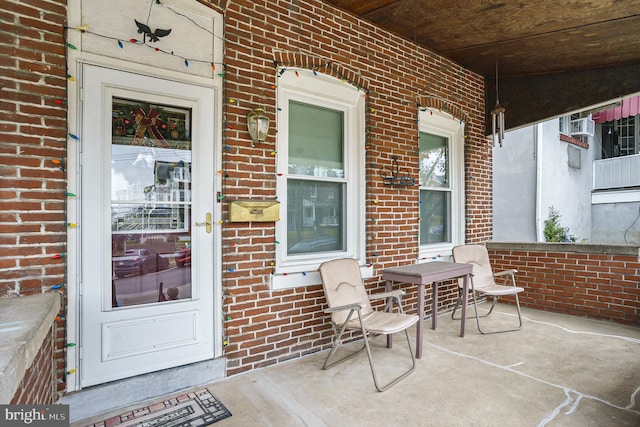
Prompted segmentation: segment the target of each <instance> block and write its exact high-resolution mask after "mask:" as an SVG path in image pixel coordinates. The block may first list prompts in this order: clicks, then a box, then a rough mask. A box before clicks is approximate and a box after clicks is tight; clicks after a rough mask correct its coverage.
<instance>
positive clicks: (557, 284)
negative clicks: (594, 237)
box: [487, 243, 640, 326]
mask: <svg viewBox="0 0 640 427" xmlns="http://www.w3.org/2000/svg"><path fill="white" fill-rule="evenodd" d="M487 247H488V249H489V256H490V258H491V263H492V267H493V269H494V270H495V271H500V270H507V269H516V270H518V274H517V275H516V281H517V284H518V286H520V287H522V288H524V292H522V293H520V304H521V305H522V306H524V307H530V308H534V309H538V310H545V311H552V312H555V313H562V314H570V315H573V316H583V317H590V318H593V319H602V320H610V321H614V322H617V323H624V324H628V325H634V326H640V260H639V258H638V254H639V252H638V250H639V248H638V247H637V246H622V245H620V246H614V245H611V246H606V245H585V244H573V243H555V244H553V243H537V244H527V243H489V244H487ZM505 301H507V299H505ZM511 301H513V299H512V298H511Z"/></svg>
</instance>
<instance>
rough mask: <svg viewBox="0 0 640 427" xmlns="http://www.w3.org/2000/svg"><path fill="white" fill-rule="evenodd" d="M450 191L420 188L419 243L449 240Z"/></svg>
mask: <svg viewBox="0 0 640 427" xmlns="http://www.w3.org/2000/svg"><path fill="white" fill-rule="evenodd" d="M450 218H451V192H449V191H430V190H420V244H421V245H426V244H429V243H445V242H451V222H450Z"/></svg>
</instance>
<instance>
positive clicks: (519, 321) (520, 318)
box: [474, 294, 522, 335]
mask: <svg viewBox="0 0 640 427" xmlns="http://www.w3.org/2000/svg"><path fill="white" fill-rule="evenodd" d="M515 297H516V310H517V311H518V327H517V328H513V329H503V330H500V331H491V332H485V331H483V330H482V329H481V328H480V321H479V320H478V322H477V323H478V330H479V331H480V333H481V334H483V335H490V334H499V333H502V332H515V331H519V330H520V329H521V328H522V314H521V313H520V300H519V299H518V294H515ZM497 300H498V298H497V297H494V299H493V304H492V305H491V309H490V310H489V313H487V314H486V316H488V315H489V314H491V311H492V310H493V306H494V305H495V304H496V301H497ZM474 304H475V299H474ZM476 313H478V311H477V308H476ZM486 316H484V317H486Z"/></svg>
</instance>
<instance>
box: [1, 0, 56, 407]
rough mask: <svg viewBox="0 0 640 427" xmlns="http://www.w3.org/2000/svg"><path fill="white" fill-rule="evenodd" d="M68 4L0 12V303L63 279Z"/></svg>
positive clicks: (11, 4)
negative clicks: (65, 42) (65, 32)
mask: <svg viewBox="0 0 640 427" xmlns="http://www.w3.org/2000/svg"><path fill="white" fill-rule="evenodd" d="M66 4H67V2H66V0H50V1H44V2H35V3H34V2H31V1H21V0H19V1H8V2H2V3H1V4H0V22H1V23H2V24H1V25H2V35H1V36H0V68H2V75H1V77H0V171H1V172H0V175H1V176H2V180H0V194H1V202H0V270H1V271H2V273H1V274H0V297H1V296H6V295H7V294H16V293H19V294H23V295H24V294H34V293H40V292H42V291H43V290H47V289H48V288H49V287H51V286H53V285H55V284H59V283H63V282H64V278H65V274H66V273H65V252H66V244H65V243H66V229H67V224H66V218H65V200H66V197H67V194H66V190H67V186H66V176H65V164H64V159H65V157H66V141H67V121H66V105H65V104H66V84H67V78H66V60H65V56H64V45H63V28H64V26H65V23H66V13H67V11H66ZM63 304H64V303H63ZM64 327H65V321H64V317H63V318H61V320H59V321H58V328H57V330H58V333H57V336H56V337H55V338H56V341H55V348H56V350H55V351H56V355H57V356H56V357H57V359H58V360H59V361H60V363H58V364H57V366H58V375H57V376H58V378H59V379H62V378H63V377H64V363H63V362H62V360H63V358H64V350H63V349H64V347H63V345H64V343H65V335H64V331H65V330H64ZM49 354H51V353H50V352H49ZM34 369H38V366H36V365H34ZM38 372H39V371H34V374H35V375H36V376H38ZM44 380H45V381H46V380H47V378H46V375H44ZM38 384H39V383H38ZM36 385H37V384H36V383H35V381H34V379H33V378H32V377H30V379H29V380H28V382H27V383H25V384H24V387H25V388H26V390H25V391H24V392H23V394H21V395H20V397H19V399H20V400H19V401H20V402H26V401H27V400H24V399H32V398H34V397H36V396H35V393H38V389H34V390H30V388H31V387H33V386H36ZM58 390H64V383H63V382H59V383H58ZM31 401H32V402H33V401H35V400H31ZM46 402H49V400H46Z"/></svg>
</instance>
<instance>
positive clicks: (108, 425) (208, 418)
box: [86, 388, 231, 427]
mask: <svg viewBox="0 0 640 427" xmlns="http://www.w3.org/2000/svg"><path fill="white" fill-rule="evenodd" d="M230 416H231V412H229V410H228V409H227V408H226V407H225V406H224V405H223V404H222V403H221V402H220V401H219V400H218V399H217V398H216V397H215V396H214V395H213V393H211V392H210V391H209V390H208V389H206V388H203V389H200V390H196V391H192V392H190V393H186V394H183V395H180V396H176V397H174V398H172V399H169V400H164V401H162V402H157V403H153V404H151V405H149V406H144V407H141V408H137V409H134V410H132V411H128V412H125V413H123V414H120V415H117V416H115V417H109V418H107V419H105V420H103V421H100V422H97V423H93V424H89V425H87V426H86V427H174V426H180V427H200V426H208V425H211V424H213V423H215V422H217V421H220V420H224V419H225V418H228V417H230Z"/></svg>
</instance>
